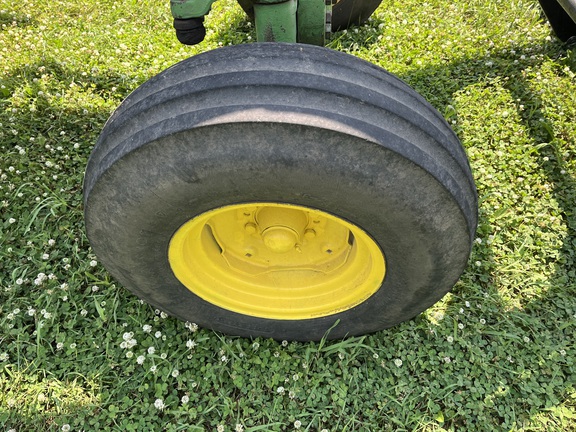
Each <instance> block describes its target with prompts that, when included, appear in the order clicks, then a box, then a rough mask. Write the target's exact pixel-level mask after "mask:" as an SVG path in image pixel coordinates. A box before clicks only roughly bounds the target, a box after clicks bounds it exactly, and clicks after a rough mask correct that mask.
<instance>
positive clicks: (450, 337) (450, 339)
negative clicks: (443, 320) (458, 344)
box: [446, 336, 454, 343]
mask: <svg viewBox="0 0 576 432" xmlns="http://www.w3.org/2000/svg"><path fill="white" fill-rule="evenodd" d="M446 340H447V341H448V342H450V343H452V342H454V338H453V337H452V336H448V337H447V338H446Z"/></svg>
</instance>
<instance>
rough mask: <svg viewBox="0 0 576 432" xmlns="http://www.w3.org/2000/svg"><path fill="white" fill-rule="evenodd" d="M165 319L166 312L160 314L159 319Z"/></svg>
mask: <svg viewBox="0 0 576 432" xmlns="http://www.w3.org/2000/svg"><path fill="white" fill-rule="evenodd" d="M167 317H168V314H167V313H166V312H160V318H162V319H166V318H167Z"/></svg>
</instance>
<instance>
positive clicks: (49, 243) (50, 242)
mask: <svg viewBox="0 0 576 432" xmlns="http://www.w3.org/2000/svg"><path fill="white" fill-rule="evenodd" d="M55 244H56V240H54V239H50V240H48V246H54V245H55Z"/></svg>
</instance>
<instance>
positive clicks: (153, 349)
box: [148, 346, 156, 355]
mask: <svg viewBox="0 0 576 432" xmlns="http://www.w3.org/2000/svg"><path fill="white" fill-rule="evenodd" d="M155 352H156V348H154V347H153V346H151V347H148V354H150V355H152V354H154V353H155Z"/></svg>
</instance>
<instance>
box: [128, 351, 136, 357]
mask: <svg viewBox="0 0 576 432" xmlns="http://www.w3.org/2000/svg"><path fill="white" fill-rule="evenodd" d="M132 357H134V353H133V352H132V351H128V352H126V358H132Z"/></svg>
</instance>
